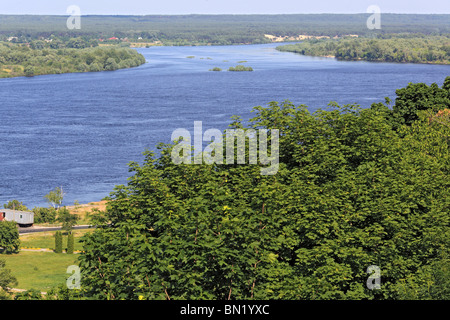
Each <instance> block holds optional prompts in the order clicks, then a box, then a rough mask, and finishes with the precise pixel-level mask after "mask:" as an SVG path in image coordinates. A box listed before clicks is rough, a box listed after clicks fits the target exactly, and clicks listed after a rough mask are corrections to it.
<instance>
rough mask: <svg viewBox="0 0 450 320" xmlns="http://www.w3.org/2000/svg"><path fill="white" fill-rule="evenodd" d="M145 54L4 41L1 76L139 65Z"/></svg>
mask: <svg viewBox="0 0 450 320" xmlns="http://www.w3.org/2000/svg"><path fill="white" fill-rule="evenodd" d="M144 63H145V58H144V57H143V56H142V55H141V54H139V53H138V52H137V51H135V50H133V49H129V48H120V47H89V48H84V47H82V48H73V47H65V48H59V49H53V48H51V47H50V46H48V47H40V46H31V45H23V44H12V43H0V78H10V77H20V76H27V77H32V76H35V75H44V74H61V73H69V72H98V71H114V70H118V69H124V68H132V67H137V66H139V65H142V64H144Z"/></svg>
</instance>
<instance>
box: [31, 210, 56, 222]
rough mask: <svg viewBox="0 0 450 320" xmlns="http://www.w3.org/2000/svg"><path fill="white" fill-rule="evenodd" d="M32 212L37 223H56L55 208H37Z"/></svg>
mask: <svg viewBox="0 0 450 320" xmlns="http://www.w3.org/2000/svg"><path fill="white" fill-rule="evenodd" d="M32 211H33V212H34V222H35V223H54V222H55V221H56V214H57V210H56V209H55V208H42V207H35V208H33V210H32Z"/></svg>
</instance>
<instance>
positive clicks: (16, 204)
mask: <svg viewBox="0 0 450 320" xmlns="http://www.w3.org/2000/svg"><path fill="white" fill-rule="evenodd" d="M3 207H4V208H5V209H11V210H19V211H27V210H28V208H27V207H26V206H25V205H24V204H23V202H20V201H19V200H11V201H8V203H6V204H4V205H3Z"/></svg>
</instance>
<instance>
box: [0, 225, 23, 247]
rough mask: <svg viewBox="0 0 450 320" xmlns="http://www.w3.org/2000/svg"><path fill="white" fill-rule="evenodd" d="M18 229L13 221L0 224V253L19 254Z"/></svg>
mask: <svg viewBox="0 0 450 320" xmlns="http://www.w3.org/2000/svg"><path fill="white" fill-rule="evenodd" d="M19 247H20V239H19V228H18V227H17V223H16V222H15V221H1V222H0V253H6V254H10V253H17V252H19Z"/></svg>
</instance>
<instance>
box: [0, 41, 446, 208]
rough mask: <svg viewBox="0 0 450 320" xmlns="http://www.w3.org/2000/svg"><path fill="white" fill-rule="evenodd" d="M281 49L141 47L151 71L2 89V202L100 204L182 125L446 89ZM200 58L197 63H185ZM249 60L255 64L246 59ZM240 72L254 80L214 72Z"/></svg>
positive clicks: (431, 69)
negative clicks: (56, 192) (285, 105)
mask: <svg viewBox="0 0 450 320" xmlns="http://www.w3.org/2000/svg"><path fill="white" fill-rule="evenodd" d="M275 47H276V45H275V44H265V45H248V46H217V47H152V48H145V49H139V50H138V51H139V52H141V53H142V54H143V55H144V56H145V57H146V59H147V60H148V62H147V63H146V64H145V65H143V66H141V67H138V68H133V69H127V70H118V71H115V72H99V73H83V74H63V75H47V76H38V77H34V78H14V79H1V80H0V96H1V97H2V99H1V103H0V150H1V152H0V163H1V166H0V205H1V204H3V203H6V202H7V201H8V200H11V199H18V200H19V201H23V202H24V204H25V205H27V206H28V207H30V208H32V207H34V206H45V205H46V203H45V201H44V199H43V196H44V195H45V194H47V193H48V192H49V191H50V190H52V189H54V188H55V187H57V186H62V187H63V189H64V191H65V192H66V197H65V201H64V204H66V205H71V204H73V202H74V201H75V200H78V201H79V202H80V203H86V202H91V201H97V200H100V199H102V198H103V197H105V196H107V195H108V194H109V193H110V192H111V191H112V189H113V187H114V186H115V185H117V184H126V181H127V180H126V178H127V177H128V176H129V173H128V167H127V164H128V163H129V162H130V161H138V162H142V159H143V157H142V152H143V151H144V150H145V149H150V150H155V151H156V145H157V144H158V143H159V142H166V143H167V142H170V137H171V133H172V131H173V130H175V129H177V128H186V129H188V130H190V131H191V132H193V125H194V121H202V122H203V130H204V131H205V130H206V129H209V128H217V129H220V130H224V129H225V128H226V127H227V125H228V124H229V123H230V117H231V116H232V115H240V116H242V118H243V119H245V120H246V119H249V118H250V117H251V116H252V114H251V112H250V111H251V109H252V108H253V107H254V106H258V105H266V104H267V103H269V102H270V101H280V102H281V101H283V100H286V99H287V100H290V101H292V102H293V103H295V104H306V105H308V106H309V108H310V110H311V111H314V110H317V109H318V108H326V107H327V104H328V103H329V102H330V101H336V102H338V103H339V104H348V103H358V104H360V105H361V106H362V107H369V106H370V104H371V103H373V102H380V101H384V97H390V98H391V99H394V98H395V90H396V89H398V88H402V87H405V86H406V85H407V84H408V83H409V82H424V83H427V84H431V83H433V82H435V83H437V84H438V85H439V86H441V85H442V83H443V81H444V79H445V77H446V76H449V75H450V66H439V65H419V64H417V65H415V64H392V63H369V62H344V61H336V60H334V59H332V58H314V57H305V56H301V55H297V54H293V53H289V52H278V51H276V50H275ZM189 56H193V58H187V57H189ZM241 61H247V62H241ZM238 64H243V65H246V66H251V67H252V68H253V69H254V71H253V72H227V71H222V72H212V71H209V69H212V68H214V67H220V68H222V69H224V70H226V69H228V68H229V67H230V66H236V65H238Z"/></svg>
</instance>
